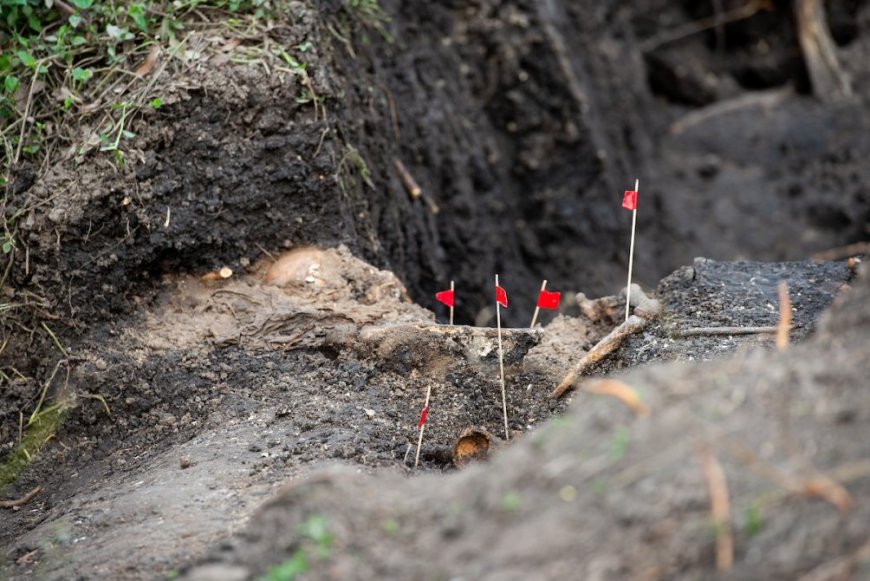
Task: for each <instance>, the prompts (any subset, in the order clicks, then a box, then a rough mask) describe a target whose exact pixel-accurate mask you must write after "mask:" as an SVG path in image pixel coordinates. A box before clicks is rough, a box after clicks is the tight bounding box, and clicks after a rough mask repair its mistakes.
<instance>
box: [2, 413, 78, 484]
mask: <svg viewBox="0 0 870 581" xmlns="http://www.w3.org/2000/svg"><path fill="white" fill-rule="evenodd" d="M68 412H69V407H68V406H66V405H63V404H55V405H53V406H51V407H48V408H46V409H44V410H42V412H41V413H40V414H39V417H38V418H36V419H35V420H34V421H33V423H31V424H30V425H29V426H28V427H27V429H26V430H25V431H24V437H22V438H21V442H19V443H18V445H17V446H15V448H13V449H12V451H11V452H10V453H9V455H8V456H6V458H5V459H4V460H3V463H2V464H0V494H2V493H3V490H4V489H5V488H6V487H7V486H9V485H10V484H12V483H13V482H15V481H16V480H17V479H18V476H19V475H20V474H21V472H22V471H23V470H24V469H25V468H26V467H27V465H28V464H29V463H30V462H31V460H32V459H33V458H35V457H36V455H37V454H39V450H40V449H41V448H42V446H44V445H45V443H46V442H48V441H49V440H50V439H51V438H52V437H54V434H55V433H56V432H57V428H58V426H60V424H61V423H63V420H64V418H65V417H66V415H67V413H68Z"/></svg>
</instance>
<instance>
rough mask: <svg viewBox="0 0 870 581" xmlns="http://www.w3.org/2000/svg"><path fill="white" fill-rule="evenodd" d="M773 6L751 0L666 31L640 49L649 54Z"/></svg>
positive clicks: (643, 44)
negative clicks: (666, 45) (663, 46)
mask: <svg viewBox="0 0 870 581" xmlns="http://www.w3.org/2000/svg"><path fill="white" fill-rule="evenodd" d="M772 9H773V4H772V3H771V2H770V0H749V2H747V3H746V4H744V5H743V6H741V7H739V8H735V9H734V10H729V11H727V12H722V13H719V12H717V13H716V14H714V15H713V16H710V17H709V18H702V19H700V20H696V21H694V22H689V23H687V24H684V25H682V26H678V27H677V28H675V29H674V30H668V31H665V32H664V33H663V34H659V35H656V36H653V37H652V38H650V39H648V40H646V41H644V42H643V43H641V45H640V48H641V50H642V51H643V52H649V51H651V50H655V49H656V48H658V47H660V46H662V45H665V44H670V43H672V42H674V41H676V40H681V39H683V38H686V37H689V36H693V35H695V34H698V33H701V32H704V31H705V30H710V29H711V28H719V27H721V26H723V25H725V24H728V23H731V22H737V21H739V20H746V19H747V18H751V17H752V16H755V15H756V14H758V13H759V12H760V11H762V10H772Z"/></svg>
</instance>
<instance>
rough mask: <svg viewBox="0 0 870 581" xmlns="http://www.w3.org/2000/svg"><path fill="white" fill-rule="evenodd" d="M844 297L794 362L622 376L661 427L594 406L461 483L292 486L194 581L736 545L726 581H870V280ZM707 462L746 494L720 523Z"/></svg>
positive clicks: (606, 404)
mask: <svg viewBox="0 0 870 581" xmlns="http://www.w3.org/2000/svg"><path fill="white" fill-rule="evenodd" d="M724 267H725V265H720V266H719V268H724ZM741 269H742V267H741V266H740V265H738V267H737V270H738V271H739V270H741ZM780 272H782V271H780ZM735 290H736V289H735ZM732 296H733V297H734V298H736V297H737V296H739V295H732ZM727 297H728V295H727V294H724V295H722V294H720V298H723V299H724V298H727ZM844 299H845V300H843V301H841V303H840V304H839V305H838V306H837V308H836V310H835V311H834V312H833V313H831V314H830V315H829V316H828V317H827V319H826V321H825V323H824V324H823V325H822V327H821V329H820V330H819V332H818V333H817V334H816V335H815V336H814V337H813V338H812V339H811V340H809V341H807V342H805V343H804V344H802V345H798V346H796V347H794V348H793V349H791V350H789V352H788V353H785V354H776V353H770V352H764V351H758V350H753V351H751V352H747V353H744V354H743V355H741V356H738V357H736V358H733V359H729V360H724V361H718V362H715V363H707V364H702V365H699V364H695V365H691V366H686V365H679V366H674V365H671V366H657V367H652V368H648V369H646V370H643V371H635V372H632V373H630V374H629V375H626V376H625V377H624V378H623V379H624V381H625V382H627V383H628V384H629V385H631V386H632V387H633V388H634V389H636V390H638V391H640V392H641V393H643V395H644V399H645V401H646V402H647V403H648V405H649V407H650V408H651V410H652V413H651V415H649V416H646V417H641V418H636V417H633V415H632V413H631V412H630V411H629V410H628V409H627V408H625V407H624V406H623V405H622V404H620V403H619V402H618V401H617V400H615V399H609V398H602V397H600V396H594V395H591V396H590V395H584V396H582V397H579V396H578V398H577V401H576V402H575V404H574V405H573V406H572V408H571V409H570V410H569V413H568V414H567V415H566V416H565V417H564V418H561V419H558V420H553V421H551V422H549V423H548V424H547V425H545V426H544V427H542V428H541V429H540V430H538V431H536V432H534V433H533V434H532V435H531V436H529V437H528V438H526V439H524V440H523V441H522V442H521V443H519V444H517V445H516V446H515V447H513V448H512V449H510V450H509V451H506V452H505V453H503V454H501V455H500V456H499V457H498V458H496V459H495V460H494V461H493V462H492V464H490V465H488V466H478V467H475V468H472V469H469V470H468V471H466V472H464V473H462V474H457V475H452V476H450V477H449V478H443V477H441V478H434V477H423V478H418V479H414V480H411V481H407V480H403V479H401V478H399V477H398V476H388V475H383V474H381V475H379V476H377V477H370V476H359V475H356V474H353V473H352V471H349V470H347V469H344V468H342V469H335V470H331V471H327V472H323V473H321V474H320V475H318V476H315V477H311V478H310V479H307V480H304V481H302V482H298V483H295V484H293V485H291V486H290V487H288V488H287V489H286V490H285V491H283V492H282V493H281V494H279V495H278V496H277V497H275V498H273V499H271V500H269V501H268V502H267V503H266V504H265V505H264V506H263V507H262V508H261V509H260V510H259V511H258V513H257V514H256V516H254V518H253V519H252V521H251V523H250V524H249V525H248V526H247V527H246V529H245V531H244V532H243V533H242V534H240V535H238V536H237V537H236V538H235V539H234V540H233V541H231V542H230V543H225V544H222V545H221V547H220V549H219V550H215V551H213V553H212V557H211V559H210V560H211V561H213V562H212V563H211V564H208V565H202V566H200V567H197V568H195V569H194V570H193V571H192V572H190V573H189V574H188V575H187V576H186V578H187V579H207V578H218V577H220V576H221V575H224V576H225V577H223V578H239V579H246V578H248V576H249V575H251V574H254V575H256V574H262V573H264V572H266V571H268V570H270V568H271V566H272V565H276V564H282V563H283V564H284V567H285V568H287V567H289V566H290V565H292V564H293V563H295V564H296V566H297V567H298V571H299V572H300V573H308V575H307V577H308V578H322V577H330V578H333V577H334V578H342V579H378V578H385V577H389V578H403V579H411V578H423V577H431V576H435V577H443V578H455V577H462V578H474V579H530V578H538V579H557V578H565V577H570V578H577V577H579V578H584V579H626V578H631V579H638V578H643V579H663V578H667V579H674V578H686V579H695V578H698V577H706V576H710V575H713V574H714V571H715V563H716V562H717V558H718V557H717V556H716V555H715V554H714V553H715V551H716V546H717V539H720V538H722V537H723V536H725V535H727V536H728V538H729V539H731V540H732V542H733V547H734V549H733V555H734V559H735V566H734V568H733V569H731V572H730V574H727V575H723V578H733V579H749V578H751V579H756V578H757V579H798V578H801V579H829V578H849V576H851V575H852V574H854V575H855V576H854V577H853V578H863V576H865V575H867V574H868V572H870V545H868V544H867V539H868V538H870V509H868V504H867V500H868V498H870V463H868V459H870V444H868V441H867V439H866V438H865V437H863V431H864V428H863V425H864V423H865V422H866V421H868V419H870V405H868V402H870V400H868V398H867V397H866V393H865V391H866V378H867V376H868V374H870V365H868V363H867V360H866V357H864V356H863V354H864V353H865V352H866V351H867V350H868V348H870V335H868V332H867V331H868V324H870V310H868V304H870V302H868V299H870V279H868V278H867V277H865V278H864V280H862V281H860V283H859V284H858V286H857V287H856V288H855V289H853V290H851V291H850V292H849V293H847V294H846V296H845V297H844ZM682 306H683V307H685V308H688V309H689V312H690V309H691V305H690V304H684V305H682ZM684 312H685V311H684ZM748 426H751V428H749V429H748ZM709 458H712V459H713V461H714V462H716V463H717V464H720V465H721V466H723V467H724V475H725V482H726V486H727V490H726V494H727V499H726V500H728V502H730V512H729V516H727V517H726V518H727V521H723V522H719V523H716V522H715V521H713V520H711V516H710V499H709V498H708V485H709V481H708V479H709V478H710V477H711V476H710V472H709V469H708V468H705V465H706V464H705V463H707V462H708V460H707V459H709ZM313 524H316V525H317V527H316V528H314V529H313V528H312V525H313ZM312 530H314V531H315V532H312ZM317 531H319V532H317ZM729 554H731V553H730V552H729ZM300 562H302V563H303V564H304V566H300V565H299V563H300ZM279 568H280V567H279ZM275 570H276V571H277V570H279V569H275ZM210 575H216V576H218V577H210ZM232 575H235V576H232Z"/></svg>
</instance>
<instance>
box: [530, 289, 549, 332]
mask: <svg viewBox="0 0 870 581" xmlns="http://www.w3.org/2000/svg"><path fill="white" fill-rule="evenodd" d="M545 290H547V281H546V280H545V281H544V284H542V285H541V292H544V291H545ZM540 311H541V307H539V306H538V303H537V302H536V303H535V314H534V315H532V324H531V325H529V329H534V328H535V322H536V321H537V320H538V313H539V312H540Z"/></svg>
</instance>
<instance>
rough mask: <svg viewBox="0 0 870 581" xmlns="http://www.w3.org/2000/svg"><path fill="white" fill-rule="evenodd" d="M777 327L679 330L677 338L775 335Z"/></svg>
mask: <svg viewBox="0 0 870 581" xmlns="http://www.w3.org/2000/svg"><path fill="white" fill-rule="evenodd" d="M776 332H777V327H692V328H690V329H680V330H677V331H676V332H675V333H674V335H675V336H677V337H697V336H702V335H763V334H765V333H767V334H771V335H772V334H774V333H776Z"/></svg>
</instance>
